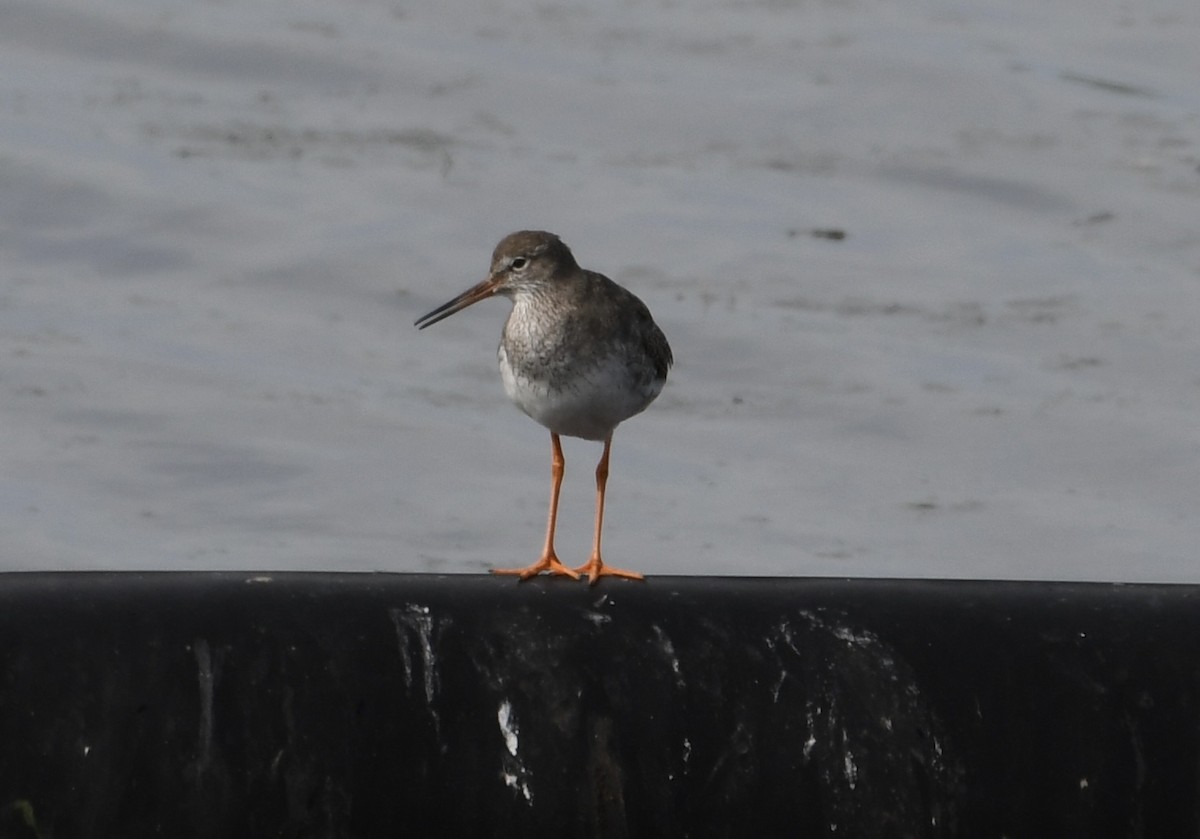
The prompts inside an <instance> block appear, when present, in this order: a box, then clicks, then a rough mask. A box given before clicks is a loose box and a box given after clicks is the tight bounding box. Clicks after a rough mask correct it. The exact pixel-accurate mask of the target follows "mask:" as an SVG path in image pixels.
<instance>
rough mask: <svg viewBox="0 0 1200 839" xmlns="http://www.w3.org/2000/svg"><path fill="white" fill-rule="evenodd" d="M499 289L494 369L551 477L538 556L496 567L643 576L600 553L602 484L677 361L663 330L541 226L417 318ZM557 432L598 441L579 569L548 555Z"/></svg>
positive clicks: (422, 322) (529, 572) (446, 312)
mask: <svg viewBox="0 0 1200 839" xmlns="http://www.w3.org/2000/svg"><path fill="white" fill-rule="evenodd" d="M496 294H500V295H503V296H505V297H508V298H509V299H510V300H512V302H513V309H512V312H510V313H509V316H508V319H507V320H506V321H505V323H504V330H503V332H502V334H501V337H500V347H499V350H498V356H499V360H500V376H501V378H502V379H503V380H504V389H505V392H506V393H507V394H508V396H509V398H510V399H512V400H513V402H515V403H516V404H517V407H519V408H520V409H521V410H522V411H524V412H525V413H526V414H527V415H529V416H530V417H532V418H533V419H535V420H537V421H538V422H539V423H541V424H542V425H544V426H546V427H547V428H548V429H550V441H551V447H552V454H553V460H552V478H553V481H552V484H551V494H550V516H549V523H548V525H547V528H546V542H545V546H544V548H543V551H542V556H541V558H540V559H539V560H538V561H537V562H535V563H534V564H532V565H530V566H528V567H527V568H518V569H511V570H507V569H505V570H497V571H496V572H495V573H499V574H517V575H519V576H520V577H521V578H522V579H527V578H529V577H532V576H534V575H535V574H537V573H539V572H540V571H544V570H545V571H550V572H552V573H556V574H566V575H567V576H570V577H578V576H579V574H580V573H585V574H587V575H588V577H589V579H590V580H591V582H592V583H595V582H596V581H597V580H598V579H599V578H600V577H601V576H622V577H629V578H633V579H641V578H642V577H641V575H640V574H637V573H635V572H631V571H622V570H620V569H616V568H612V567H610V566H607V565H605V564H604V562H603V560H602V559H601V556H600V531H601V527H602V524H603V518H604V490H605V484H606V480H607V477H608V458H609V450H610V448H611V446H612V433H613V430H614V429H615V428H616V427H617V426H618V425H619V424H620V423H621V422H623V421H625V420H626V419H628V418H629V417H631V416H633V415H635V414H638V413H641V412H642V411H643V410H645V409H646V407H647V406H648V405H649V404H650V403H651V402H653V401H654V399H655V398H656V397H657V396H658V394H659V393H660V392H661V391H662V388H663V385H664V384H665V383H666V380H667V371H668V370H669V369H670V367H671V364H672V362H673V361H674V359H673V357H672V355H671V347H670V345H669V344H668V343H667V339H666V336H664V335H663V333H662V330H661V329H659V328H658V325H657V324H655V323H654V319H653V318H652V317H651V316H650V310H649V309H647V308H646V305H645V304H644V303H642V301H641V300H639V299H638V298H637V297H636V296H635V295H634V294H633V293H632V292H630V291H628V290H627V289H625V288H623V287H621V286H620V285H617V284H616V283H615V282H613V281H612V280H610V279H609V278H608V277H605V276H604V275H603V274H598V273H596V272H595V271H587V270H585V269H583V268H580V267H579V264H578V263H577V262H576V261H575V257H574V256H573V255H572V254H571V251H570V249H569V248H568V247H567V246H566V245H565V244H564V243H563V241H562V240H561V239H559V238H558V237H557V236H555V235H554V234H553V233H547V232H545V231H542V230H522V231H519V232H517V233H512V234H509V235H508V236H506V237H504V239H502V240H501V241H500V244H498V245H497V246H496V249H495V251H494V252H493V253H492V265H491V270H490V272H489V273H488V277H487V279H485V280H484V281H483V282H481V283H479V284H478V285H476V286H474V287H472V288H470V289H468V290H467V291H465V292H463V293H462V294H460V295H458V296H457V297H455V298H454V299H453V300H450V301H449V302H447V303H445V304H444V305H442V306H439V307H438V308H436V309H434V310H433V311H432V312H429V313H428V314H426V315H424V316H423V317H421V318H419V319H418V320H417V322H416V325H417V326H418V327H419V328H421V329H424V328H425V327H427V326H430V325H431V324H434V323H437V322H438V321H439V320H442V319H443V318H447V317H449V316H450V315H452V314H454V313H455V312H458V311H461V310H462V309H465V308H466V307H467V306H470V305H471V304H472V303H476V302H478V301H480V300H483V299H484V298H486V297H491V296H493V295H496ZM560 434H566V435H568V436H571V437H582V438H584V439H586V440H598V441H603V442H604V453H603V454H602V455H601V457H600V463H599V464H598V465H597V467H596V532H595V538H594V542H593V550H592V557H591V559H589V561H588V562H587V563H586V564H585V565H583V566H582V567H580V568H579V569H576V570H572V569H570V568H567V567H566V566H564V565H563V564H562V563H561V562H559V560H558V557H557V556H556V555H555V553H554V526H555V520H556V518H557V510H558V492H559V487H560V486H561V483H562V473H563V459H562V447H561V445H560V442H559V435H560Z"/></svg>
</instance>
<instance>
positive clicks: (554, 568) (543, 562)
mask: <svg viewBox="0 0 1200 839" xmlns="http://www.w3.org/2000/svg"><path fill="white" fill-rule="evenodd" d="M543 571H549V572H550V573H551V574H555V575H558V576H566V577H570V578H571V579H572V580H578V579H579V573H578V572H576V571H572V570H571V569H570V568H568V567H567V566H565V565H563V564H562V563H561V562H559V561H558V557H556V556H555V555H554V554H546V555H545V556H543V557H542V558H541V559H539V560H538V561H537V562H535V563H533V565H527V566H525V567H524V568H493V569H492V573H493V574H504V575H508V576H513V577H520V578H521V579H522V580H528V579H529V578H530V577H536V576H537V575H538V574H540V573H542V572H543Z"/></svg>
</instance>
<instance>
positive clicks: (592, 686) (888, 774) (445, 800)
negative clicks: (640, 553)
mask: <svg viewBox="0 0 1200 839" xmlns="http://www.w3.org/2000/svg"><path fill="white" fill-rule="evenodd" d="M1198 597H1200V587H1193V586H1160V585H1108V584H1091V583H1086V584H1075V583H1021V582H951V581H916V580H909V581H892V580H829V579H750V578H719V579H714V578H699V577H696V578H688V577H655V578H652V579H651V580H650V581H649V582H647V583H645V584H637V583H630V582H627V581H611V580H605V581H602V582H601V584H600V585H598V586H595V587H588V586H587V585H584V584H582V583H572V582H570V581H566V580H561V579H538V580H534V581H532V582H528V583H521V584H518V583H516V582H514V581H513V580H512V579H510V578H491V577H481V576H432V575H429V576H424V575H390V574H389V575H384V574H377V575H369V574H363V575H355V574H273V573H269V574H246V573H241V574H233V573H161V574H135V573H60V574H5V575H0V680H2V681H0V837H41V839H50V838H51V837H54V839H68V838H69V837H106V838H107V837H141V836H169V837H173V839H177V838H181V837H256V838H257V837H274V836H286V837H407V836H497V837H502V836H513V837H517V836H520V837H542V836H545V837H551V836H553V837H591V836H605V837H633V836H654V837H668V836H693V837H708V836H714V837H716V836H722V837H724V836H729V837H771V836H789V837H859V836H862V837H910V836H912V837H943V836H955V837H1001V836H1013V837H1036V836H1046V837H1089V838H1090V837H1107V836H1112V837H1130V836H1145V837H1166V836H1185V835H1186V836H1196V835H1198V834H1200V793H1198V791H1200V703H1198V689H1200V608H1198V606H1200V604H1198V602H1197V599H1198Z"/></svg>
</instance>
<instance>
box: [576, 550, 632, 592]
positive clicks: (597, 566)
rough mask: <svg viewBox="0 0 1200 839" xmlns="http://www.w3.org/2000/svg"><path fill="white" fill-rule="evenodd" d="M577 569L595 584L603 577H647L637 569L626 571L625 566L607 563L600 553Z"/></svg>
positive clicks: (589, 583)
mask: <svg viewBox="0 0 1200 839" xmlns="http://www.w3.org/2000/svg"><path fill="white" fill-rule="evenodd" d="M575 570H576V571H577V572H578V573H579V574H581V575H583V576H585V577H587V578H588V585H593V586H594V585H595V584H596V583H597V582H599V581H600V578H601V577H623V578H625V579H626V580H644V579H646V578H645V577H643V576H642V575H641V574H639V573H638V572H637V571H626V570H625V569H624V568H613V567H612V566H611V565H605V564H604V560H603V559H601V558H600V554H592V558H591V559H589V560H588V561H587V563H586V564H584V565H580V566H579V567H578V568H576V569H575Z"/></svg>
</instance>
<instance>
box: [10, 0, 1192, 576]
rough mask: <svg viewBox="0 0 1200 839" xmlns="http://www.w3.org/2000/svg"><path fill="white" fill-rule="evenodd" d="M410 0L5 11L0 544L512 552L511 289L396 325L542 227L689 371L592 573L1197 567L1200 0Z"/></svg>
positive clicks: (390, 555)
mask: <svg viewBox="0 0 1200 839" xmlns="http://www.w3.org/2000/svg"><path fill="white" fill-rule="evenodd" d="M424 6H427V8H425V7H423V5H422V4H415V5H412V6H411V7H409V6H403V5H397V4H394V3H376V2H370V0H368V2H362V3H357V4H352V5H347V4H326V3H315V2H313V3H306V2H299V3H297V2H290V1H289V2H286V3H285V2H276V3H269V2H268V3H254V4H249V3H247V4H217V3H194V4H182V5H176V6H170V7H163V6H162V5H161V4H158V3H150V2H137V1H136V0H111V2H108V3H106V4H103V7H102V8H101V7H97V6H95V4H88V3H83V2H61V3H45V2H26V3H20V2H18V3H10V4H7V5H6V7H5V10H4V11H3V12H2V13H0V47H2V48H0V109H2V112H3V118H2V119H0V192H2V194H3V195H4V196H5V198H4V201H2V202H0V253H2V254H3V259H2V260H0V354H2V357H3V365H2V366H0V394H2V398H0V458H2V462H3V464H4V466H3V470H0V533H3V541H2V545H3V551H2V553H0V563H2V567H3V568H6V569H27V568H167V569H182V568H189V569H190V568H254V569H285V568H295V569H338V570H425V569H428V570H437V571H463V572H466V571H478V570H481V569H483V568H485V567H487V566H489V565H492V564H500V565H514V564H522V563H525V562H528V561H531V560H532V559H533V558H534V556H535V554H536V551H537V550H538V548H539V546H540V540H541V536H542V532H541V531H542V527H543V524H544V516H545V504H546V494H547V492H548V479H549V440H548V434H547V433H546V432H545V431H544V430H543V429H541V428H540V427H538V426H536V425H535V424H534V423H532V422H530V421H529V420H527V419H526V418H525V417H524V416H522V415H521V414H520V413H519V412H518V411H516V410H515V409H514V408H512V407H511V406H510V405H508V404H507V402H506V400H505V398H504V395H503V391H502V389H501V386H500V382H499V377H498V375H497V372H496V368H495V358H494V351H495V344H496V341H497V338H498V335H499V331H500V326H501V323H502V321H503V318H504V316H505V314H506V304H505V303H504V302H503V301H499V300H497V301H492V302H489V303H485V304H481V305H479V306H477V307H475V308H473V309H471V310H470V311H469V312H466V313H463V314H461V315H459V316H457V317H455V318H453V319H452V320H450V321H447V322H446V323H443V324H439V325H438V326H437V328H435V329H432V330H429V331H427V332H424V333H420V334H418V333H417V332H416V330H415V329H413V328H412V327H411V323H412V320H413V319H414V318H415V317H416V316H417V315H419V314H421V313H423V312H424V311H427V310H428V309H429V308H431V307H432V306H433V305H435V304H437V303H440V302H442V301H443V300H445V299H448V298H449V297H450V296H451V295H452V294H454V293H457V292H458V291H460V290H461V289H462V288H465V287H466V286H467V285H469V284H471V283H474V282H476V281H478V280H479V279H481V278H482V277H483V274H484V272H485V271H486V269H487V263H488V257H489V255H490V253H491V248H492V246H493V245H494V244H495V242H496V240H497V239H499V238H500V237H501V236H502V235H503V234H505V233H507V232H509V231H510V230H514V229H518V228H522V227H546V228H550V229H553V230H555V231H556V232H558V233H559V234H561V235H562V236H563V238H564V239H565V240H566V241H567V242H568V243H569V244H570V245H571V246H572V248H573V249H574V251H575V253H576V256H577V257H578V258H579V260H580V262H581V263H582V264H583V265H585V266H587V267H590V268H594V269H596V270H600V271H603V272H605V273H607V274H609V275H610V276H613V277H614V278H615V279H617V280H619V281H621V282H623V283H624V284H626V285H628V286H629V287H630V288H632V289H633V290H634V291H635V292H636V293H637V294H638V295H639V296H641V297H642V298H643V299H644V300H645V301H646V302H647V303H648V304H649V305H650V307H651V309H652V310H653V311H654V313H655V315H656V318H657V320H658V321H659V323H660V324H661V325H662V326H663V328H664V330H665V331H666V332H667V335H668V337H669V338H670V339H671V342H672V344H673V347H674V349H675V354H676V358H677V360H678V363H677V366H676V368H675V370H674V371H673V373H672V377H671V380H670V382H669V383H668V386H667V389H666V391H665V392H664V394H663V395H662V397H660V399H659V401H658V402H657V403H656V404H655V405H654V406H652V407H651V409H650V410H649V411H648V412H647V413H646V414H644V415H642V416H639V417H637V418H635V419H633V420H632V421H630V422H629V423H628V424H627V425H625V426H623V427H622V428H621V429H620V430H619V431H618V433H617V436H616V440H615V444H614V451H613V462H612V476H611V478H610V483H609V489H610V492H609V509H608V518H607V522H608V527H607V530H606V555H607V557H608V558H609V559H610V560H611V561H612V562H614V563H616V564H619V565H623V566H629V567H635V568H638V569H641V570H645V571H649V572H652V573H693V572H694V573H707V574H724V573H728V574H782V575H818V574H819V575H830V574H832V575H856V576H857V575H893V576H955V577H1033V578H1069V579H1088V578H1094V579H1125V580H1192V581H1195V580H1196V579H1197V577H1198V575H1197V572H1196V571H1195V570H1194V565H1195V556H1196V545H1197V544H1198V543H1200V512H1198V506H1197V503H1196V497H1197V482H1198V480H1200V478H1198V477H1197V476H1198V475H1200V423H1198V422H1197V421H1196V417H1197V416H1198V415H1200V373H1198V372H1197V364H1196V359H1197V358H1198V357H1200V331H1198V330H1197V329H1196V325H1195V320H1196V317H1195V315H1196V312H1197V311H1200V282H1197V279H1198V276H1197V274H1198V271H1200V234H1197V232H1196V219H1197V218H1200V207H1198V203H1200V170H1198V166H1200V148H1198V146H1197V142H1198V137H1197V127H1198V126H1200V95H1198V94H1197V89H1196V85H1195V79H1196V78H1197V76H1198V75H1200V62H1198V60H1197V59H1196V57H1195V42H1196V38H1197V36H1198V35H1200V9H1198V8H1197V7H1196V5H1195V4H1194V3H1192V2H1184V0H1174V2H1166V3H1158V4H1156V5H1155V10H1154V13H1153V14H1150V13H1149V12H1143V11H1141V10H1140V9H1118V8H1115V7H1113V8H1103V9H1100V8H1096V7H1095V6H1094V4H1084V3H1082V2H1077V3H1067V4H1059V5H1057V6H1056V7H1054V8H1046V7H1044V5H1043V4H1040V3H1033V2H1023V3H1016V4H1013V3H996V2H992V3H985V4H983V5H978V4H977V5H976V6H974V7H972V8H964V7H961V5H959V4H911V3H910V4H902V5H900V6H898V7H894V8H880V7H878V6H876V5H874V4H859V3H854V2H849V3H840V4H827V3H796V4H791V3H781V2H762V3H732V2H714V3H710V4H707V5H705V6H703V7H702V8H699V9H698V10H692V11H687V12H686V13H685V12H684V11H683V10H682V9H680V8H678V7H676V6H674V5H673V4H666V3H661V4H658V3H644V4H636V3H635V4H622V5H611V6H605V7H595V4H583V3H575V4H570V3H564V4H546V3H543V4H539V5H537V6H535V7H531V6H530V5H529V4H527V3H518V2H500V3H477V4H472V3H457V4H456V3H444V4H424ZM814 230H818V231H829V230H837V231H843V232H844V233H845V238H844V239H836V238H829V237H828V236H823V235H814V234H813V231H814ZM566 456H567V478H566V484H565V487H564V496H563V509H562V521H561V524H560V531H559V533H560V535H559V549H560V553H561V554H562V555H563V557H564V559H565V560H567V561H579V562H582V561H583V559H585V558H586V554H587V551H588V548H589V545H590V538H591V533H590V528H591V514H592V503H593V495H592V492H593V486H592V469H593V468H594V465H595V460H596V458H597V457H598V456H599V446H598V445H596V444H589V443H583V442H580V441H569V443H568V445H567V448H566Z"/></svg>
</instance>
